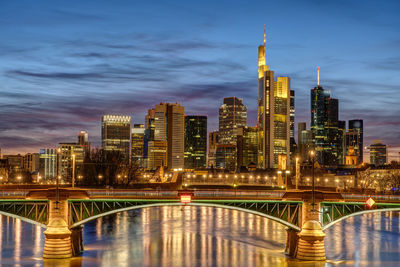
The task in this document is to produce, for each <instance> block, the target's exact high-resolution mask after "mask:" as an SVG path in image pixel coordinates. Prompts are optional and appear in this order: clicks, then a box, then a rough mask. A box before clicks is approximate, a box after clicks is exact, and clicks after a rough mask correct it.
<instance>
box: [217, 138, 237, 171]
mask: <svg viewBox="0 0 400 267" xmlns="http://www.w3.org/2000/svg"><path fill="white" fill-rule="evenodd" d="M215 161H216V168H218V169H225V170H228V171H231V172H233V171H235V170H236V145H234V144H217V148H216V159H215Z"/></svg>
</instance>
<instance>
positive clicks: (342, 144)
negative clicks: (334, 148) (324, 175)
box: [337, 121, 346, 165]
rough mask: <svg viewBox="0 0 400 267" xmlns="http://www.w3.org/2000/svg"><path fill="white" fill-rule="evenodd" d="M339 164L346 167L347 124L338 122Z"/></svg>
mask: <svg viewBox="0 0 400 267" xmlns="http://www.w3.org/2000/svg"><path fill="white" fill-rule="evenodd" d="M337 143H338V164H339V165H344V164H345V161H346V122H345V121H338V142H337Z"/></svg>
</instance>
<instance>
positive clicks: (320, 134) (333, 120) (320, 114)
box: [311, 67, 341, 166]
mask: <svg viewBox="0 0 400 267" xmlns="http://www.w3.org/2000/svg"><path fill="white" fill-rule="evenodd" d="M338 119H339V101H338V100H337V99H334V98H331V96H330V91H328V90H325V89H324V88H323V87H322V86H320V85H319V67H318V82H317V86H316V87H314V88H313V89H311V131H312V133H313V136H314V143H315V152H316V159H317V161H318V163H319V164H321V165H325V166H334V165H337V164H338V155H339V149H340V144H339V141H340V140H341V139H340V137H339V122H338Z"/></svg>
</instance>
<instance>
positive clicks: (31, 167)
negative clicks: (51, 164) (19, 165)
mask: <svg viewBox="0 0 400 267" xmlns="http://www.w3.org/2000/svg"><path fill="white" fill-rule="evenodd" d="M39 159H40V155H39V153H27V154H25V156H24V170H25V171H27V172H29V173H35V172H38V171H39Z"/></svg>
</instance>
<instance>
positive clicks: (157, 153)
mask: <svg viewBox="0 0 400 267" xmlns="http://www.w3.org/2000/svg"><path fill="white" fill-rule="evenodd" d="M167 149H168V144H167V141H149V142H148V152H147V156H148V157H147V168H148V169H149V170H155V169H157V168H158V167H164V166H167V161H168V159H167Z"/></svg>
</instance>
